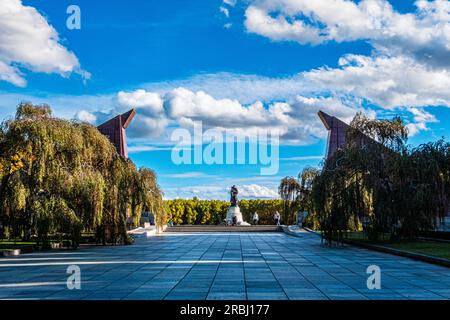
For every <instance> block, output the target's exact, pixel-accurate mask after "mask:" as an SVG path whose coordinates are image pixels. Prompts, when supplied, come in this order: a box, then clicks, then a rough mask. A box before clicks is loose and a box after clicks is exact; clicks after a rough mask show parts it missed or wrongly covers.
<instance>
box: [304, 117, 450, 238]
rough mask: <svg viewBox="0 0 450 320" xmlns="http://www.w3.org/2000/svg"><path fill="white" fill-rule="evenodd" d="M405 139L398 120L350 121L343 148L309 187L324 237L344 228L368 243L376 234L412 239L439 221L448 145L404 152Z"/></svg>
mask: <svg viewBox="0 0 450 320" xmlns="http://www.w3.org/2000/svg"><path fill="white" fill-rule="evenodd" d="M361 134H364V135H365V136H366V137H367V136H369V137H370V138H371V139H370V140H368V139H366V137H364V136H362V135H361ZM406 141H407V128H406V126H405V125H404V123H403V122H402V120H401V119H400V118H398V117H395V118H393V119H392V120H372V119H368V118H366V117H365V116H363V115H362V114H358V115H357V116H356V117H355V119H354V120H353V121H352V123H351V129H350V130H348V133H347V144H346V145H345V146H344V147H343V148H342V149H340V150H338V151H337V152H335V153H334V155H333V156H332V157H330V158H329V159H327V161H326V163H325V164H324V167H323V170H322V172H321V174H320V175H318V176H317V177H316V178H315V179H314V181H313V184H312V185H313V187H312V192H311V200H312V203H313V211H314V214H315V215H316V217H317V219H318V224H319V226H320V229H321V230H322V231H323V232H324V235H325V237H326V239H328V240H329V241H331V239H336V238H339V237H340V236H341V234H342V232H343V231H347V230H363V231H364V232H365V233H366V234H367V236H368V237H369V238H370V239H372V240H376V239H377V238H378V237H379V235H380V234H387V235H388V236H389V237H390V238H391V239H394V238H402V237H406V238H414V237H417V235H418V234H419V232H420V231H422V230H429V229H430V228H433V227H434V226H435V225H436V222H437V221H439V219H443V217H444V215H445V213H446V212H447V211H448V205H449V195H450V162H449V160H450V158H449V156H450V145H449V144H448V143H446V142H444V141H443V140H440V141H438V142H430V143H427V144H423V145H420V146H418V147H417V148H409V147H407V145H406Z"/></svg>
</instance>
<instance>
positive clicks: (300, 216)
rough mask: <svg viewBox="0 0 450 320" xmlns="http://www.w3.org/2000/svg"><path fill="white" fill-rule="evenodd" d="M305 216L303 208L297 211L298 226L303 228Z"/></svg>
mask: <svg viewBox="0 0 450 320" xmlns="http://www.w3.org/2000/svg"><path fill="white" fill-rule="evenodd" d="M304 218H305V214H304V213H303V211H302V210H298V211H297V226H298V227H299V228H301V227H302V226H303V219H304Z"/></svg>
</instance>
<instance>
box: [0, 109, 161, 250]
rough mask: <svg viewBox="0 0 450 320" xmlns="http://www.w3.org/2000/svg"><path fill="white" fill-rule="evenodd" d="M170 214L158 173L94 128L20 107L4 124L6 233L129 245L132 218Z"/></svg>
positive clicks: (1, 193) (1, 176) (0, 156)
mask: <svg viewBox="0 0 450 320" xmlns="http://www.w3.org/2000/svg"><path fill="white" fill-rule="evenodd" d="M144 208H150V209H151V210H152V212H154V213H156V215H157V216H163V208H162V196H161V192H160V190H159V188H158V186H157V184H156V177H155V175H154V173H153V172H152V171H150V170H148V169H141V170H139V171H138V170H137V169H136V167H135V165H134V164H133V163H132V162H131V161H130V160H127V159H124V158H122V157H120V156H119V155H118V154H117V152H116V150H115V148H114V146H113V145H112V144H111V143H110V141H109V140H108V139H107V138H106V137H105V136H103V135H102V134H101V133H100V132H99V131H98V130H97V129H96V128H95V127H93V126H91V125H89V124H86V123H76V122H70V121H66V120H61V119H57V118H54V117H52V113H51V109H50V107H48V106H46V105H42V106H34V105H32V104H29V103H23V104H20V105H19V106H18V108H17V112H16V116H15V118H14V119H10V120H7V121H4V122H3V123H2V125H1V127H0V233H1V234H0V237H2V238H3V237H9V238H24V239H30V238H31V237H36V239H37V241H38V243H40V244H43V245H47V244H48V241H49V239H50V238H53V239H55V238H56V239H70V241H71V243H72V245H73V246H74V247H76V246H77V245H78V244H79V241H80V237H81V234H82V232H89V233H92V234H95V235H96V238H97V240H98V241H101V242H103V243H129V241H130V239H129V237H128V236H127V232H126V221H127V218H131V219H134V221H138V220H139V218H140V213H141V212H142V209H144Z"/></svg>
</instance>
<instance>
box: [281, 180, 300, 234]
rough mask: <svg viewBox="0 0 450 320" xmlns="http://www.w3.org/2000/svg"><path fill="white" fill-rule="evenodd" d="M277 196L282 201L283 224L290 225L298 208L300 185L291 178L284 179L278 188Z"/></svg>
mask: <svg viewBox="0 0 450 320" xmlns="http://www.w3.org/2000/svg"><path fill="white" fill-rule="evenodd" d="M278 194H279V195H280V197H281V199H282V200H283V223H285V224H288V225H289V224H292V223H293V221H294V213H295V211H296V210H298V208H299V196H300V184H299V182H298V181H297V179H295V178H293V177H284V178H283V179H281V182H280V185H279V186H278Z"/></svg>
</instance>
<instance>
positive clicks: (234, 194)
mask: <svg viewBox="0 0 450 320" xmlns="http://www.w3.org/2000/svg"><path fill="white" fill-rule="evenodd" d="M238 193H239V192H238V189H237V188H236V186H235V185H233V186H232V187H231V190H230V194H231V198H230V202H231V206H232V207H236V206H237V204H238V198H237V195H238Z"/></svg>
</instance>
